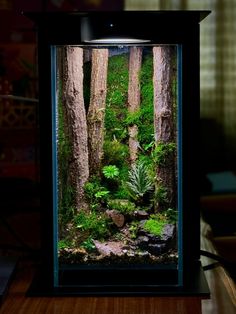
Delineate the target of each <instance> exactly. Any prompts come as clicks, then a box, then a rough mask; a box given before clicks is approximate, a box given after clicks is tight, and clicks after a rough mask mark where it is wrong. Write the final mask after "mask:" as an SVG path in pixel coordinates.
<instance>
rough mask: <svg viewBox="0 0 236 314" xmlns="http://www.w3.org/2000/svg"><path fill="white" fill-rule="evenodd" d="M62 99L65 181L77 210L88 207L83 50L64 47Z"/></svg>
mask: <svg viewBox="0 0 236 314" xmlns="http://www.w3.org/2000/svg"><path fill="white" fill-rule="evenodd" d="M63 61H64V66H63V70H62V71H63V81H62V93H63V95H62V99H63V104H64V109H65V122H66V123H65V124H66V130H67V135H68V139H69V142H70V145H71V159H70V162H69V169H68V184H70V185H71V187H72V188H73V190H74V194H75V205H76V207H77V210H80V209H87V203H86V200H85V197H84V189H83V187H84V184H85V183H86V181H87V180H88V177H89V165H88V144H87V140H88V135H87V123H86V113H85V107H84V96H83V49H82V48H79V47H69V46H67V47H65V48H64V49H63Z"/></svg>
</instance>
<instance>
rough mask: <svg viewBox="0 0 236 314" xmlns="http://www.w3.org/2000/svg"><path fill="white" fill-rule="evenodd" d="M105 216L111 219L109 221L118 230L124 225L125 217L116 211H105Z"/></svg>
mask: <svg viewBox="0 0 236 314" xmlns="http://www.w3.org/2000/svg"><path fill="white" fill-rule="evenodd" d="M106 214H107V216H108V217H110V218H111V220H112V221H113V222H114V224H115V225H116V226H117V227H118V228H122V227H123V226H124V224H125V217H124V215H122V214H121V213H119V212H118V211H117V210H115V209H112V210H106Z"/></svg>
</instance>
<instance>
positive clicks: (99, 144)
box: [87, 49, 108, 175]
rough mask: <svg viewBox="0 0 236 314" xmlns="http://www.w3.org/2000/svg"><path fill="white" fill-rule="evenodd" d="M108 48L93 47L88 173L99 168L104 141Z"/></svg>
mask: <svg viewBox="0 0 236 314" xmlns="http://www.w3.org/2000/svg"><path fill="white" fill-rule="evenodd" d="M107 67H108V49H93V51H92V72H91V88H90V104H89V110H88V117H87V119H88V147H89V167H90V174H91V175H93V174H97V173H98V172H99V171H100V169H101V161H102V157H103V142H104V118H105V108H106V94H107Z"/></svg>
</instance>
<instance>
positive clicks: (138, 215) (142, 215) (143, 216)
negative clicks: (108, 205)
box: [134, 210, 149, 220]
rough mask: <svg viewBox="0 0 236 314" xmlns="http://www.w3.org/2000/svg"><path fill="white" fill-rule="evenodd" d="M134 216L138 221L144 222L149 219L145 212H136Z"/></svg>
mask: <svg viewBox="0 0 236 314" xmlns="http://www.w3.org/2000/svg"><path fill="white" fill-rule="evenodd" d="M134 215H135V217H136V218H137V219H139V220H144V219H147V218H148V217H149V214H148V213H147V212H146V211H145V210H136V211H135V212H134Z"/></svg>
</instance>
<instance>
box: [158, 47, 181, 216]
mask: <svg viewBox="0 0 236 314" xmlns="http://www.w3.org/2000/svg"><path fill="white" fill-rule="evenodd" d="M173 57H174V50H173V47H170V46H161V47H153V90H154V136H155V146H156V148H157V147H158V146H159V152H160V151H161V152H162V158H159V159H158V161H159V162H158V164H157V178H158V188H160V187H161V188H162V191H165V193H166V196H165V201H164V202H163V201H162V202H160V204H159V206H158V207H159V208H158V209H159V210H162V209H164V207H167V208H168V207H170V208H173V206H175V197H176V196H175V194H176V192H175V191H176V188H175V186H176V183H175V181H176V179H175V177H176V170H175V169H176V167H175V151H174V149H173V144H174V145H175V143H176V140H175V132H174V121H173V117H174V114H173V107H174V106H173V105H174V97H175V96H174V95H173V92H172V91H173V85H172V84H173V77H174V70H173Z"/></svg>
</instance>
